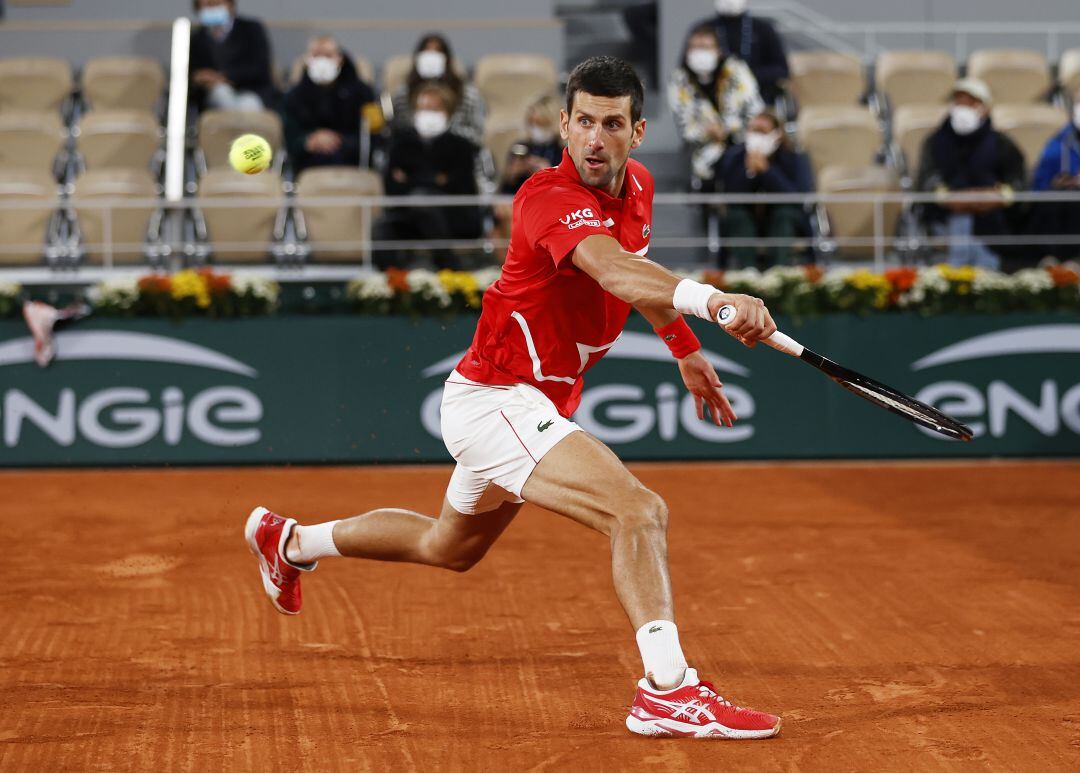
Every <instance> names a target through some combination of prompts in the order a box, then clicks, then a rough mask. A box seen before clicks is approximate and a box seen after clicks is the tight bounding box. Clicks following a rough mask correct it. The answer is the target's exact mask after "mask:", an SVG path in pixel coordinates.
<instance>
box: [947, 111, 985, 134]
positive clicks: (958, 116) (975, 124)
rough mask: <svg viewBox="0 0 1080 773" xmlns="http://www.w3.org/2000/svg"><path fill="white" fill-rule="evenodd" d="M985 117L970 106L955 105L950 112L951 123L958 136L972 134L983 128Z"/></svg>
mask: <svg viewBox="0 0 1080 773" xmlns="http://www.w3.org/2000/svg"><path fill="white" fill-rule="evenodd" d="M982 122H983V115H982V113H980V112H979V111H978V110H976V109H975V108H974V107H969V106H968V105H953V106H952V109H951V110H949V123H950V124H952V129H953V131H954V132H956V133H957V134H961V135H964V134H971V133H972V132H973V131H975V130H976V129H978V128H979V127H980V126H982Z"/></svg>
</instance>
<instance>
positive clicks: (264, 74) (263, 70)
mask: <svg viewBox="0 0 1080 773" xmlns="http://www.w3.org/2000/svg"><path fill="white" fill-rule="evenodd" d="M194 8H195V14H196V15H197V17H198V21H199V23H198V25H197V26H196V27H194V28H193V29H192V31H191V52H190V60H189V63H188V69H189V71H190V72H191V89H192V98H193V99H194V101H195V103H196V104H197V105H198V106H199V107H200V108H207V107H209V108H215V109H218V110H248V111H255V110H262V109H263V108H264V107H266V106H269V105H272V104H273V101H274V76H273V72H272V70H271V58H270V39H269V38H268V37H267V35H266V29H265V28H264V27H263V25H262V23H261V22H259V21H256V20H255V19H249V18H245V17H243V16H237V15H236V2H235V0H194Z"/></svg>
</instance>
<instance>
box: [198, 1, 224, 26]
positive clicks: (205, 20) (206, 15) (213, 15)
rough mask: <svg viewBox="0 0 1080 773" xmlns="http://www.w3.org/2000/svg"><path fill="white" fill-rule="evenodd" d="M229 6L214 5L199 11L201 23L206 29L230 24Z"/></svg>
mask: <svg viewBox="0 0 1080 773" xmlns="http://www.w3.org/2000/svg"><path fill="white" fill-rule="evenodd" d="M229 18H230V16H229V6H227V5H212V6H210V7H209V8H203V9H202V10H200V11H199V22H200V23H201V24H202V25H203V26H205V27H223V26H225V25H226V24H228V23H229Z"/></svg>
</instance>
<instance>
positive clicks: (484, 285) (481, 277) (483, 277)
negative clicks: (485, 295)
mask: <svg viewBox="0 0 1080 773" xmlns="http://www.w3.org/2000/svg"><path fill="white" fill-rule="evenodd" d="M500 276H502V269H501V268H499V267H498V266H490V267H488V268H482V269H480V270H479V271H477V272H476V273H474V274H473V277H474V278H475V279H476V286H477V287H478V288H479V289H480V292H484V290H486V289H488V288H489V287H491V286H492V285H493V284H495V282H497V281H498V279H499V277H500Z"/></svg>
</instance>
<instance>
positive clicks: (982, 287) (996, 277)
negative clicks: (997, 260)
mask: <svg viewBox="0 0 1080 773" xmlns="http://www.w3.org/2000/svg"><path fill="white" fill-rule="evenodd" d="M1015 286H1016V283H1015V282H1014V281H1013V279H1012V277H1010V276H1009V275H1008V274H1003V273H1001V272H1000V271H990V270H984V271H978V272H976V274H975V279H974V281H973V282H972V283H971V290H972V292H974V293H976V294H978V293H989V292H1009V291H1011V290H1013V289H1014V288H1015Z"/></svg>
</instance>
